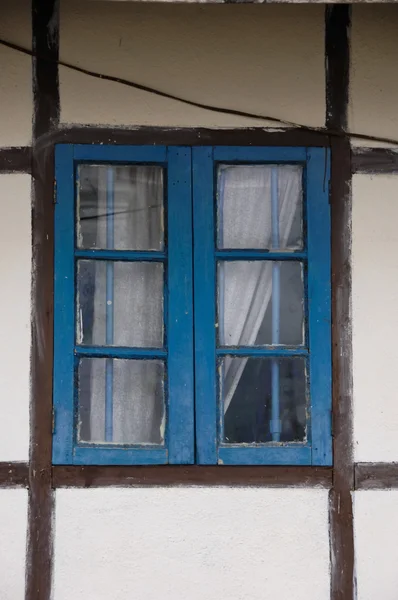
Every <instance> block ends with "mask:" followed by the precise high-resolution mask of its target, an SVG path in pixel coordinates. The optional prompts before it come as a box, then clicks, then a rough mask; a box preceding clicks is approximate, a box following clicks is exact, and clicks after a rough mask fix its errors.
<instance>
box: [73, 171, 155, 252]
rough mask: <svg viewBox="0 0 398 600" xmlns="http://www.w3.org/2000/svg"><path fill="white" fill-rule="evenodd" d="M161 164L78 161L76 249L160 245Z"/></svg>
mask: <svg viewBox="0 0 398 600" xmlns="http://www.w3.org/2000/svg"><path fill="white" fill-rule="evenodd" d="M163 194H164V192H163V169H162V167H154V166H146V165H123V166H115V165H79V167H78V194H77V217H78V220H77V236H76V237H77V245H78V247H79V248H102V249H108V250H112V249H116V250H162V249H163V242H164V234H163Z"/></svg>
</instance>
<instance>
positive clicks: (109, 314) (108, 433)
mask: <svg viewBox="0 0 398 600" xmlns="http://www.w3.org/2000/svg"><path fill="white" fill-rule="evenodd" d="M114 237H115V220H114V170H113V167H111V166H110V167H107V170H106V246H107V248H110V249H113V247H114V245H115V240H114ZM113 267H114V264H113V262H111V261H109V262H107V263H106V313H105V315H106V316H105V319H106V331H105V343H106V345H107V346H112V344H113V333H114V332H113V316H114V315H113V310H114V309H113V306H114V303H113V292H114V289H113V288H114V269H113ZM112 440H113V359H112V358H107V359H106V367H105V441H106V442H111V441H112Z"/></svg>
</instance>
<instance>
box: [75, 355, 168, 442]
mask: <svg viewBox="0 0 398 600" xmlns="http://www.w3.org/2000/svg"><path fill="white" fill-rule="evenodd" d="M78 390H79V392H78V398H79V400H78V401H79V407H78V414H79V422H78V441H79V442H91V443H97V444H103V443H114V444H161V443H163V441H164V429H165V401H164V364H163V362H162V361H159V360H119V359H112V358H83V359H81V360H80V362H79V367H78Z"/></svg>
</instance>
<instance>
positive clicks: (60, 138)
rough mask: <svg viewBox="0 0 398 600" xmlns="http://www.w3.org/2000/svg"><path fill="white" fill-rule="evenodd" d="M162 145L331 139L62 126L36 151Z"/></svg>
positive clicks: (291, 133)
mask: <svg viewBox="0 0 398 600" xmlns="http://www.w3.org/2000/svg"><path fill="white" fill-rule="evenodd" d="M56 143H64V144H151V145H152V144H154V145H157V144H160V145H184V146H197V145H207V144H208V145H212V146H214V145H216V146H217V145H218V146H234V145H235V146H240V145H242V146H320V147H324V146H328V145H329V143H330V141H329V136H328V135H327V134H326V133H325V132H324V131H307V130H305V129H286V130H285V131H266V130H265V129H264V128H260V127H252V128H246V129H243V128H241V129H205V128H199V129H194V128H164V127H137V128H122V127H118V128H110V127H95V126H87V127H77V126H74V127H62V128H60V129H58V130H56V131H55V130H54V131H52V132H50V133H45V134H44V135H43V136H42V137H41V138H40V140H39V143H38V145H37V147H36V151H43V150H45V149H46V148H48V147H49V146H50V145H51V144H56Z"/></svg>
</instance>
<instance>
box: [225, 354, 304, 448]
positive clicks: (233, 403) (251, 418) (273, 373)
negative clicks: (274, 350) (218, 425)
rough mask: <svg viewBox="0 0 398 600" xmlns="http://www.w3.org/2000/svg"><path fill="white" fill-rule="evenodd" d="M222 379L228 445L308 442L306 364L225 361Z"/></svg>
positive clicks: (296, 360) (286, 360) (298, 360)
mask: <svg viewBox="0 0 398 600" xmlns="http://www.w3.org/2000/svg"><path fill="white" fill-rule="evenodd" d="M220 379H221V398H222V406H223V407H224V436H223V440H224V442H225V443H227V444H228V443H229V444H243V443H248V444H250V443H265V442H272V441H281V442H293V441H304V440H305V437H306V412H307V391H306V372H305V359H303V358H281V359H273V358H235V357H226V358H225V359H224V360H223V361H222V362H221V363H220ZM273 390H274V391H273ZM272 419H274V420H275V422H276V423H275V424H274V427H272V424H271V422H272ZM279 421H280V424H279ZM273 429H274V431H276V430H278V429H279V431H280V435H279V439H278V436H277V435H276V433H275V432H274V434H272V430H273Z"/></svg>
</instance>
